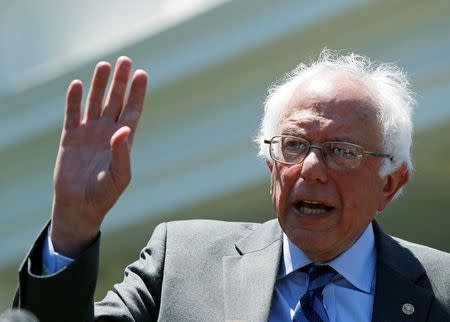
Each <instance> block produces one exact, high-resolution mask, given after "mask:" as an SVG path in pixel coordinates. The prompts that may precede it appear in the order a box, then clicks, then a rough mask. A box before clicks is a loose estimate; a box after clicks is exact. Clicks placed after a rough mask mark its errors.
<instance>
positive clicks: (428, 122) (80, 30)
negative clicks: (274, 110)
mask: <svg viewBox="0 0 450 322" xmlns="http://www.w3.org/2000/svg"><path fill="white" fill-rule="evenodd" d="M449 30H450V2H449V1H445V0H442V1H438V0H436V1H429V2H426V1H412V0H398V1H362V0H341V1H334V0H328V1H306V0H305V1H300V0H295V1H294V0H291V1H288V0H286V1H271V0H244V1H224V0H189V1H175V0H153V1H151V0H146V1H144V0H142V1H129V2H126V4H125V2H124V1H119V0H109V1H88V0H78V1H73V2H67V1H64V2H62V1H56V0H54V1H51V0H47V1H46V0H37V1H25V0H15V1H12V0H0V48H1V50H0V109H1V113H2V117H1V119H0V128H1V135H0V153H1V157H0V168H1V169H2V171H1V172H0V176H1V180H0V204H1V205H2V215H1V216H0V312H1V311H3V310H5V309H6V308H7V307H8V306H9V305H10V303H11V300H12V295H13V293H14V290H15V287H16V283H17V269H18V266H19V264H20V262H21V260H22V258H23V256H24V255H25V253H26V251H27V250H28V248H29V247H30V245H31V243H32V241H33V239H34V238H35V237H36V235H37V234H38V232H39V231H40V229H41V227H42V226H43V225H44V224H45V223H46V221H47V220H48V218H49V215H50V208H51V201H52V174H53V166H54V160H55V156H56V152H57V147H58V141H59V135H60V130H61V124H62V120H63V110H64V98H65V89H66V86H67V85H68V84H69V82H70V80H71V79H73V78H79V79H81V80H83V81H84V83H85V85H86V86H87V85H88V84H89V79H90V76H91V73H92V70H93V68H94V66H95V64H96V63H97V62H98V61H99V60H108V61H110V62H114V61H115V59H116V58H117V57H118V56H120V55H128V56H130V57H131V58H132V59H133V61H134V66H135V67H136V68H143V69H145V70H147V71H149V73H150V86H149V94H148V97H147V100H146V106H145V112H144V115H143V118H142V121H141V123H140V128H139V131H138V134H137V137H136V140H135V145H134V150H133V180H132V183H131V185H130V186H129V188H128V190H127V191H126V192H125V194H124V195H123V196H122V198H121V199H120V201H119V202H118V203H117V204H116V206H115V207H114V208H113V209H112V210H111V211H110V214H109V215H108V216H107V218H106V220H105V222H104V225H103V240H102V252H101V256H102V258H101V267H100V272H99V279H98V287H97V294H96V297H97V299H100V298H102V297H103V295H104V294H105V292H106V290H107V289H109V288H110V287H111V286H112V285H113V283H114V282H119V281H120V280H121V279H122V271H123V268H124V266H125V265H126V264H127V263H129V262H131V261H133V260H135V259H137V258H138V253H139V250H140V249H141V248H142V247H143V246H144V245H145V243H146V241H147V240H148V238H149V237H150V235H151V233H152V230H153V228H154V227H155V225H156V224H157V223H159V222H162V221H167V220H175V219H189V218H213V219H220V220H233V221H236V220H239V221H265V220H267V219H270V218H273V217H274V212H273V209H272V205H271V202H270V199H269V194H268V191H269V185H268V180H269V176H268V172H267V169H266V166H265V163H264V162H263V161H262V160H259V159H258V158H257V157H256V153H257V149H256V146H255V144H254V143H253V142H252V139H253V137H254V136H255V134H256V133H257V128H258V124H259V120H260V117H261V113H262V103H263V101H264V99H265V96H266V94H267V88H268V87H269V86H270V85H271V84H272V83H273V82H274V81H276V80H277V79H279V78H280V77H282V75H283V74H284V73H285V72H287V71H289V70H291V69H293V68H294V67H295V66H296V65H297V64H298V63H299V62H301V61H305V60H306V61H309V60H310V59H311V58H314V57H316V56H317V54H318V53H319V52H320V50H321V49H322V48H323V47H325V46H326V47H328V48H331V49H340V50H344V51H356V52H358V53H361V54H364V55H368V56H369V57H372V58H373V59H375V60H376V61H381V62H386V61H387V62H394V63H397V64H399V65H401V66H403V67H404V68H405V69H406V70H407V72H408V74H409V76H410V78H411V81H412V83H413V86H414V88H415V90H416V91H417V92H418V96H417V99H418V101H419V108H418V109H417V111H416V113H415V116H414V121H415V124H416V133H415V140H414V146H413V156H414V160H415V168H416V172H415V174H414V175H413V176H412V178H411V181H410V184H409V185H408V187H407V189H406V191H405V193H404V195H403V196H402V197H401V198H400V199H399V200H397V201H396V202H395V203H394V204H392V205H391V206H390V207H389V208H388V209H387V210H386V211H385V212H384V213H383V214H380V215H379V217H378V220H379V221H380V222H381V223H382V224H383V226H384V227H385V230H386V231H387V232H389V233H391V234H394V235H396V236H399V237H402V238H405V239H409V240H411V241H414V242H419V243H424V244H427V245H429V246H432V247H435V248H439V249H441V250H445V251H450V234H449V233H448V231H447V228H448V227H449V226H450V217H449V214H448V211H449V209H450V193H449V191H448V190H449V189H448V188H447V185H448V184H447V181H448V179H450V106H449V102H450V32H449Z"/></svg>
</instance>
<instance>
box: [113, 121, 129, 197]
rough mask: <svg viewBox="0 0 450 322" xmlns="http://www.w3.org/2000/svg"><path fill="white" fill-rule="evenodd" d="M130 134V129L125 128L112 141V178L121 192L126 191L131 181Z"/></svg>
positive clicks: (118, 131) (114, 135) (117, 132)
mask: <svg viewBox="0 0 450 322" xmlns="http://www.w3.org/2000/svg"><path fill="white" fill-rule="evenodd" d="M130 132H131V130H130V128H129V127H127V126H123V127H121V128H120V129H119V130H117V131H116V133H114V134H113V136H112V137H111V141H110V144H111V152H112V160H111V176H112V178H113V179H114V182H115V184H116V187H117V188H118V189H119V191H122V190H123V189H125V188H126V186H127V185H128V183H129V182H130V180H131V167H130V147H129V144H128V136H129V135H130Z"/></svg>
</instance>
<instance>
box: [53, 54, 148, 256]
mask: <svg viewBox="0 0 450 322" xmlns="http://www.w3.org/2000/svg"><path fill="white" fill-rule="evenodd" d="M130 71H131V60H130V59H129V58H127V57H120V58H119V59H118V60H117V63H116V68H115V71H114V76H113V81H112V84H111V88H110V91H109V95H108V98H107V101H106V103H105V104H103V96H104V94H105V89H106V85H107V83H108V78H109V73H110V65H109V64H108V63H99V64H98V65H97V67H96V69H95V72H94V76H93V78H92V84H91V88H90V91H89V94H88V97H87V103H86V108H85V112H84V117H83V119H82V120H81V99H82V84H81V82H80V81H76V80H75V81H73V82H72V83H71V84H70V85H69V88H68V90H67V106H66V113H65V120H64V128H63V131H62V135H61V141H60V146H59V151H58V156H57V159H56V165H55V172H54V185H55V193H54V199H53V210H52V224H51V238H52V241H53V243H54V246H55V249H56V250H57V251H60V252H61V253H63V254H66V255H67V256H70V255H74V254H77V253H78V252H79V251H80V250H81V249H83V247H84V246H86V244H87V243H88V242H89V241H91V240H92V239H93V238H94V237H95V236H96V235H97V233H98V231H99V229H100V225H101V222H102V220H103V218H104V217H105V215H106V213H107V212H108V210H109V209H110V208H111V207H112V206H113V205H114V203H115V202H116V201H117V199H118V198H119V196H120V194H121V193H122V192H123V190H124V189H125V188H126V187H127V185H128V183H129V181H130V179H131V170H130V146H131V144H132V140H133V136H134V132H135V130H136V127H137V124H138V121H139V118H140V115H141V112H142V108H143V104H144V98H145V91H146V88H147V74H146V73H145V72H144V71H142V70H138V71H136V72H135V73H134V75H133V78H132V80H131V86H130V93H129V95H128V97H127V99H126V100H125V92H126V88H127V84H128V80H129V76H130Z"/></svg>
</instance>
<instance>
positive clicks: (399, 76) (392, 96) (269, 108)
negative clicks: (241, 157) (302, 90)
mask: <svg viewBox="0 0 450 322" xmlns="http://www.w3.org/2000/svg"><path fill="white" fill-rule="evenodd" d="M328 71H340V72H348V73H351V74H353V75H355V76H357V77H358V78H359V79H360V80H361V81H362V82H363V83H364V84H366V85H367V87H368V89H369V91H370V92H371V94H372V97H373V98H374V100H375V105H376V108H377V109H378V110H377V118H378V123H379V125H380V130H381V134H382V136H383V151H382V152H384V153H388V154H390V155H392V156H393V162H391V161H390V160H388V159H385V160H384V163H383V165H382V166H381V167H380V171H379V174H380V176H381V177H384V176H386V175H388V174H390V173H392V172H393V171H395V170H396V169H397V168H398V167H399V166H400V165H401V164H403V163H404V164H406V166H407V168H408V170H409V171H410V172H411V171H412V169H413V166H412V161H411V153H410V148H411V143H412V133H413V124H412V120H411V115H412V111H413V108H414V106H415V104H416V101H415V99H414V93H413V92H412V91H411V89H410V84H409V81H408V79H407V77H406V73H405V72H404V71H403V70H402V69H401V68H399V67H397V66H395V65H393V64H380V65H376V64H374V63H373V62H372V61H371V60H370V59H369V58H367V57H364V56H361V55H358V54H355V53H349V54H346V55H340V54H339V53H338V52H337V51H332V50H329V49H326V48H325V49H324V50H322V52H321V53H320V55H319V58H318V59H317V61H314V62H312V63H310V64H303V63H302V64H300V65H298V66H297V67H296V68H295V69H294V70H293V71H291V72H289V73H287V74H286V75H285V77H284V78H283V79H282V80H281V83H278V84H275V85H273V86H272V87H271V88H269V93H268V96H267V98H266V101H265V103H264V115H263V118H262V121H261V126H260V130H259V133H258V135H257V137H256V139H255V141H256V143H257V144H258V145H259V153H258V155H259V156H261V157H263V158H265V159H266V160H270V155H269V149H268V145H267V144H265V143H264V139H271V138H272V137H273V136H276V135H279V133H278V126H279V122H280V118H281V114H282V112H283V110H284V108H285V107H286V106H287V105H288V102H289V100H290V99H291V98H292V95H293V94H294V92H295V90H296V89H297V88H298V86H299V84H300V83H301V82H303V81H305V80H307V79H309V78H311V77H312V76H315V75H317V74H319V73H322V72H328Z"/></svg>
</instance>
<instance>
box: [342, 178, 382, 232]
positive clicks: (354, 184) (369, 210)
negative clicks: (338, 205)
mask: <svg viewBox="0 0 450 322" xmlns="http://www.w3.org/2000/svg"><path fill="white" fill-rule="evenodd" d="M336 182H339V194H340V197H341V200H342V206H343V209H344V212H343V214H344V217H346V218H344V219H346V220H348V221H349V222H351V223H354V224H356V223H364V224H365V223H366V222H368V221H371V220H372V219H373V217H374V215H375V213H376V210H377V205H378V196H379V189H380V187H379V180H378V179H377V178H374V176H373V175H363V176H345V177H341V178H337V179H336Z"/></svg>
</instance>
